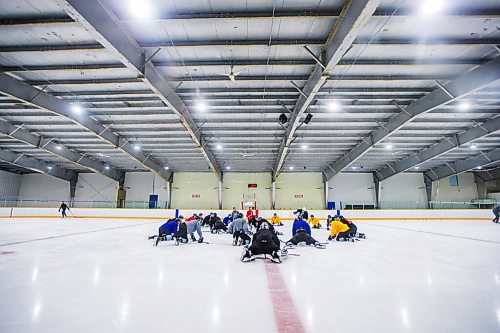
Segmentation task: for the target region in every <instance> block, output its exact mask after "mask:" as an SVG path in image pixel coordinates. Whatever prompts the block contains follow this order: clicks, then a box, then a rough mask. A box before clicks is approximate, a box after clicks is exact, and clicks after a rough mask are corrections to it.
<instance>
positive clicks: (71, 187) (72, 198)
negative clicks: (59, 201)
mask: <svg viewBox="0 0 500 333" xmlns="http://www.w3.org/2000/svg"><path fill="white" fill-rule="evenodd" d="M76 183H78V174H77V173H76V174H75V175H74V176H73V177H71V179H70V180H69V206H70V207H71V208H73V206H74V205H75V196H76Z"/></svg>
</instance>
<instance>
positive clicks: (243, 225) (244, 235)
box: [227, 213, 250, 246]
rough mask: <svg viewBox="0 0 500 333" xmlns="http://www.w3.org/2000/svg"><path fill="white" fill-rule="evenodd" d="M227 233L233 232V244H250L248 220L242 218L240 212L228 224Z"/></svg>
mask: <svg viewBox="0 0 500 333" xmlns="http://www.w3.org/2000/svg"><path fill="white" fill-rule="evenodd" d="M227 232H228V233H230V234H233V245H234V246H236V245H238V246H239V245H242V244H244V245H248V244H250V236H249V235H250V230H249V229H248V222H247V221H246V220H245V219H244V218H243V214H242V213H238V215H237V218H236V219H235V220H234V221H233V222H231V223H230V224H229V228H228V231H227Z"/></svg>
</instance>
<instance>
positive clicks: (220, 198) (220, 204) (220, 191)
mask: <svg viewBox="0 0 500 333" xmlns="http://www.w3.org/2000/svg"><path fill="white" fill-rule="evenodd" d="M223 181H224V174H221V176H220V180H219V209H222V182H223Z"/></svg>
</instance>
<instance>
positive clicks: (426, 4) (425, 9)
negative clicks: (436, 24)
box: [420, 0, 443, 16]
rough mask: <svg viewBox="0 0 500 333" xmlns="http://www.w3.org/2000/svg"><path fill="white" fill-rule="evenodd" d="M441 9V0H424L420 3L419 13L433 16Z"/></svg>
mask: <svg viewBox="0 0 500 333" xmlns="http://www.w3.org/2000/svg"><path fill="white" fill-rule="evenodd" d="M442 9H443V0H425V1H422V7H420V13H421V14H422V15H428V16H431V15H435V14H437V13H439V12H440V11H441V10H442Z"/></svg>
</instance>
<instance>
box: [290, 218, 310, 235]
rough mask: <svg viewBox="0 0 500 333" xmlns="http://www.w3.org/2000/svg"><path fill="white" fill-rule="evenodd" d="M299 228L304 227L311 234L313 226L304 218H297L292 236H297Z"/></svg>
mask: <svg viewBox="0 0 500 333" xmlns="http://www.w3.org/2000/svg"><path fill="white" fill-rule="evenodd" d="M299 229H304V230H305V231H306V232H307V233H308V234H309V235H311V227H310V226H309V224H308V223H307V222H306V221H304V220H295V222H293V228H292V236H295V234H296V233H297V230H299Z"/></svg>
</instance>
